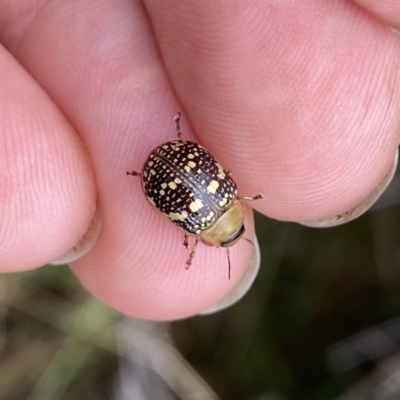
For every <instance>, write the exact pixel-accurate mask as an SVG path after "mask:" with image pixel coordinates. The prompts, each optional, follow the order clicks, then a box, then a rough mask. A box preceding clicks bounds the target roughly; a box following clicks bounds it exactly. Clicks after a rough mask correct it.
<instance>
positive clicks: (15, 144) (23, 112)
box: [0, 47, 95, 272]
mask: <svg viewBox="0 0 400 400" xmlns="http://www.w3.org/2000/svg"><path fill="white" fill-rule="evenodd" d="M0 71H1V81H2V83H1V85H0V115H1V126H0V152H1V156H0V160H1V168H0V171H1V173H0V188H1V189H0V220H1V221H2V223H1V225H0V241H1V244H2V245H1V251H0V269H1V271H3V272H5V271H19V270H25V269H30V268H34V267H37V266H39V265H43V264H45V263H48V262H50V261H52V260H54V259H55V258H57V257H59V256H61V255H63V254H64V253H65V252H67V251H68V250H69V249H71V248H72V247H73V246H74V245H75V244H76V243H77V242H78V241H79V239H80V237H81V236H82V235H83V234H84V233H85V231H86V229H87V228H88V226H89V223H90V221H91V218H92V215H93V211H94V206H95V188H94V183H93V179H92V175H91V170H90V165H89V162H88V158H87V156H86V154H85V151H84V149H83V147H82V145H81V143H80V141H79V140H78V139H77V136H76V134H75V132H74V131H73V129H72V128H71V126H70V125H69V124H68V122H67V121H66V120H65V119H64V118H63V116H62V115H61V113H60V112H59V110H58V109H57V108H56V107H55V106H54V104H53V103H52V102H51V101H50V100H49V98H48V97H47V96H46V94H45V93H44V92H43V90H42V89H41V88H40V87H39V86H38V85H37V84H36V82H34V81H33V80H32V79H31V77H30V76H29V75H28V74H27V73H26V72H25V71H24V70H23V69H22V68H21V66H20V65H19V64H18V63H17V62H16V61H15V59H13V57H12V56H11V55H10V54H9V53H8V52H7V51H6V50H5V49H4V48H3V47H0Z"/></svg>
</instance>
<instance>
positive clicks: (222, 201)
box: [218, 197, 228, 207]
mask: <svg viewBox="0 0 400 400" xmlns="http://www.w3.org/2000/svg"><path fill="white" fill-rule="evenodd" d="M227 202H228V200H227V199H226V197H225V198H223V199H222V200H221V201H220V202H219V203H218V204H219V205H220V207H223V206H224V205H225V204H226V203H227Z"/></svg>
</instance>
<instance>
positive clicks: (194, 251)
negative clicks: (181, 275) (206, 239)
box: [186, 238, 199, 269]
mask: <svg viewBox="0 0 400 400" xmlns="http://www.w3.org/2000/svg"><path fill="white" fill-rule="evenodd" d="M197 243H199V239H197V238H196V241H195V242H194V246H193V248H192V252H191V253H190V256H189V258H188V260H187V261H186V269H188V268H189V267H190V265H191V264H192V261H193V257H194V253H196V249H197Z"/></svg>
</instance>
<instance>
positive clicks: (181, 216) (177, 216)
mask: <svg viewBox="0 0 400 400" xmlns="http://www.w3.org/2000/svg"><path fill="white" fill-rule="evenodd" d="M187 216H188V214H187V212H186V211H182V213H174V212H170V213H169V214H168V218H169V219H170V220H171V221H184V220H185V219H186V218H187Z"/></svg>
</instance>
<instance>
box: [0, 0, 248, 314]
mask: <svg viewBox="0 0 400 400" xmlns="http://www.w3.org/2000/svg"><path fill="white" fill-rule="evenodd" d="M16 7H17V6H16ZM13 14H14V15H18V13H13ZM3 26H4V27H5V29H6V28H7V24H4V25H3ZM7 40H8V41H7V43H8V46H9V48H14V47H17V48H18V51H17V53H16V56H17V57H18V59H19V60H20V61H21V63H22V64H23V65H24V66H25V68H26V69H27V70H28V71H29V72H30V73H31V74H32V76H34V77H35V79H37V80H38V82H39V83H40V84H41V85H42V86H43V87H44V88H45V90H46V91H47V92H48V93H49V94H50V96H51V98H52V99H53V100H54V102H55V103H56V104H57V105H58V106H59V107H60V109H61V110H63V112H64V113H65V115H66V116H67V117H68V119H69V120H70V121H71V122H72V124H73V126H74V127H75V128H76V129H77V130H78V132H79V134H80V135H81V137H82V138H83V141H84V143H85V145H86V147H87V149H88V151H89V153H90V157H91V160H92V164H93V168H94V170H95V175H96V181H97V184H98V192H99V201H100V204H101V208H102V214H103V228H102V232H101V235H100V238H99V240H98V242H97V244H96V246H95V247H94V249H93V250H92V251H91V252H90V253H89V254H88V255H87V256H86V257H84V258H83V259H81V260H79V261H78V262H76V263H74V264H73V269H74V271H75V272H76V274H77V275H78V277H79V278H80V279H81V280H82V282H83V283H84V284H85V285H86V287H88V288H89V289H90V290H91V291H92V292H93V293H94V294H95V295H97V296H98V297H100V298H101V299H102V300H103V301H105V302H107V303H108V304H110V305H112V306H114V307H116V308H118V309H120V310H122V311H124V312H126V313H129V314H133V315H136V316H138V317H142V318H153V319H172V318H180V317H183V316H187V315H191V314H193V313H196V312H198V311H200V310H203V309H205V308H207V307H208V306H210V305H211V304H213V303H215V302H216V301H217V300H218V299H220V298H221V297H222V296H224V295H225V294H226V293H228V292H229V290H230V289H231V288H232V287H233V286H234V285H235V283H236V282H238V281H239V279H240V277H241V275H242V274H243V272H244V270H245V269H246V266H247V264H248V262H249V260H250V258H251V255H252V252H253V247H252V246H251V245H250V244H249V243H248V242H246V241H244V242H243V243H239V244H237V245H236V246H234V248H232V251H231V252H230V256H231V265H232V272H231V279H230V280H228V262H227V257H226V252H225V250H223V249H214V248H211V247H208V246H204V245H199V246H198V249H197V252H196V255H195V258H194V260H193V263H192V265H191V267H190V269H189V270H187V271H186V270H185V263H186V260H187V259H188V257H189V253H188V252H186V251H184V250H183V248H182V242H183V233H182V232H181V231H179V230H178V229H177V228H176V227H174V226H173V225H172V224H171V223H170V222H169V221H168V220H166V219H165V218H164V217H162V216H161V215H160V214H158V213H157V212H156V211H155V210H154V209H153V208H152V207H151V206H150V205H149V204H148V203H147V201H146V199H145V197H144V195H143V193H142V190H141V187H140V182H139V180H136V181H135V179H134V178H132V177H127V176H126V171H127V170H132V169H135V170H140V169H141V167H142V165H143V163H144V161H145V159H146V157H147V155H148V153H149V152H150V151H151V150H152V149H153V148H154V147H156V146H158V145H159V144H161V143H162V142H165V141H168V140H172V139H174V138H176V133H175V128H174V125H173V119H172V118H173V116H174V115H175V113H176V111H177V110H180V109H182V107H181V106H180V105H179V103H178V101H177V99H176V96H175V93H174V91H173V89H172V87H171V86H170V82H169V77H168V76H167V74H166V73H165V71H164V67H163V64H162V60H161V59H160V56H159V52H158V49H157V47H156V46H155V43H154V40H153V34H152V30H151V28H150V24H149V22H148V20H147V16H146V13H145V11H144V10H143V8H142V6H141V5H140V4H139V3H137V2H136V3H135V2H131V1H124V0H120V1H118V2H115V1H113V2H106V1H97V2H93V1H90V2H89V1H86V2H82V1H80V0H79V1H75V2H68V4H66V3H63V2H61V3H58V6H57V7H53V5H51V4H49V5H48V6H44V7H43V8H41V10H40V13H39V14H38V15H37V16H35V18H34V22H32V23H31V24H30V25H29V32H21V33H20V35H16V36H15V37H14V38H10V37H9V36H8V39H7ZM15 43H18V46H16V45H15ZM44 59H45V60H46V63H43V60H44ZM182 129H183V130H184V131H185V134H187V136H188V137H190V138H192V139H195V137H194V135H193V133H192V132H191V130H190V129H189V124H188V122H187V120H186V121H185V120H184V119H183V120H182ZM246 229H247V233H246V237H247V238H249V239H252V238H253V220H252V216H251V214H249V215H248V218H247V221H246Z"/></svg>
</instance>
